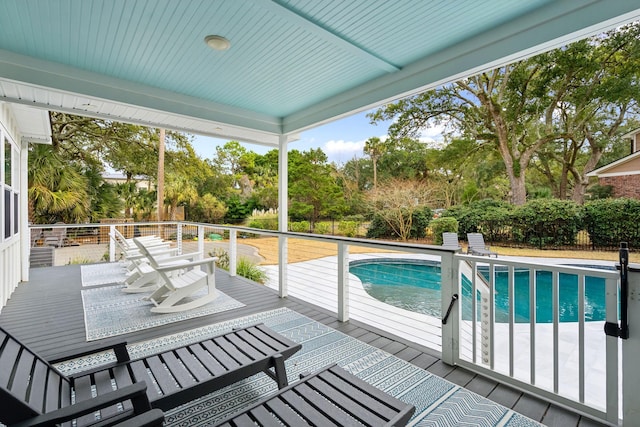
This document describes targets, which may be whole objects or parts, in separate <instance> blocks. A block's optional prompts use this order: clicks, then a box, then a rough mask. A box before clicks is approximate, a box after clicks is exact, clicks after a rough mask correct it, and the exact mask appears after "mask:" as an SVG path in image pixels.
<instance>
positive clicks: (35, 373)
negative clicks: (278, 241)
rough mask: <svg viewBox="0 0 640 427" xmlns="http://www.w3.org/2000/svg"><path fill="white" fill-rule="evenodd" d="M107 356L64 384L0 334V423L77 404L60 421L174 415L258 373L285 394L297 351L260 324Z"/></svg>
mask: <svg viewBox="0 0 640 427" xmlns="http://www.w3.org/2000/svg"><path fill="white" fill-rule="evenodd" d="M109 348H113V350H114V352H115V354H116V359H117V362H114V363H113V364H111V365H106V366H101V367H98V368H95V369H93V370H90V371H84V372H80V373H78V374H76V375H73V376H65V375H63V374H61V373H60V372H59V371H58V370H57V369H56V368H55V367H53V366H52V365H51V364H50V363H49V362H47V361H46V360H44V359H43V358H41V357H40V356H38V355H37V354H35V353H34V352H32V351H31V350H29V349H28V348H27V347H26V346H25V345H23V344H22V343H20V341H18V340H17V339H16V338H14V337H13V336H12V335H11V334H9V333H8V332H7V331H5V330H4V329H2V328H0V367H1V369H0V408H2V411H0V422H2V423H4V424H7V425H13V424H16V423H18V422H26V424H25V425H31V424H30V421H31V420H33V421H35V420H38V419H42V418H38V417H49V418H52V417H54V416H56V414H59V413H65V414H66V413H67V412H73V407H76V406H77V405H78V404H80V405H84V408H82V409H83V411H81V413H76V412H73V413H74V414H75V415H73V416H72V417H71V418H65V419H64V420H68V419H75V420H76V423H77V426H83V425H113V423H114V422H119V421H121V420H122V419H123V418H129V417H131V416H138V415H141V414H143V413H145V412H146V411H149V409H150V408H151V407H153V408H159V409H162V410H167V409H170V408H174V407H176V406H179V405H182V404H184V403H186V402H189V401H191V400H193V399H195V398H197V397H200V396H203V395H205V394H208V393H211V392H213V391H215V390H218V389H220V388H223V387H225V386H227V385H230V384H233V383H235V382H236V381H239V380H241V379H244V378H247V377H249V376H251V375H254V374H257V373H259V372H266V373H267V374H268V375H269V376H270V377H271V378H273V379H274V380H275V381H276V382H277V384H278V387H279V388H284V387H286V386H287V375H286V372H285V366H284V361H285V360H286V359H287V358H289V357H290V356H291V355H293V354H294V353H295V352H297V351H298V350H299V349H300V348H301V345H300V344H298V343H295V342H293V341H291V340H289V339H287V338H285V337H283V336H282V335H280V334H278V333H276V332H274V331H272V330H271V329H269V328H268V327H266V326H264V325H263V324H259V325H254V326H249V327H246V328H242V329H237V330H234V331H232V332H228V333H225V334H222V335H219V336H217V337H214V338H210V339H206V340H203V341H201V342H198V343H195V344H190V345H186V346H183V347H180V348H177V349H173V350H169V351H166V352H163V353H160V354H155V355H152V356H148V357H143V358H140V359H136V360H130V359H129V354H128V352H127V349H126V344H125V343H120V344H118V345H116V346H111V347H109ZM103 350H106V349H98V350H96V349H94V350H92V351H91V353H94V352H98V351H103ZM86 354H88V353H83V354H80V355H76V356H74V357H79V356H83V355H86ZM70 358H73V357H70ZM145 383H146V387H145ZM114 389H115V391H114ZM145 390H146V391H145ZM114 393H115V394H114ZM118 393H120V394H118ZM72 396H75V399H74V400H75V402H72ZM78 402H79V403H78ZM119 402H120V403H121V405H118V403H119ZM5 408H11V410H6V409H5ZM69 408H72V409H69ZM87 408H88V409H87ZM95 412H99V419H98V420H96V416H95V414H94V413H95ZM158 413H159V411H154V412H152V415H155V416H158ZM160 415H161V414H160ZM146 416H147V417H150V416H149V415H146ZM57 419H58V418H56V420H57ZM139 420H140V419H139ZM140 422H142V421H140ZM51 423H52V422H51V421H49V422H48V424H47V422H45V423H44V424H42V425H51ZM130 424H131V425H136V423H135V422H133V421H131V423H130ZM21 425H22V424H21ZM147 425H154V424H147Z"/></svg>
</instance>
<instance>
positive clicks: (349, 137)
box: [193, 112, 388, 164]
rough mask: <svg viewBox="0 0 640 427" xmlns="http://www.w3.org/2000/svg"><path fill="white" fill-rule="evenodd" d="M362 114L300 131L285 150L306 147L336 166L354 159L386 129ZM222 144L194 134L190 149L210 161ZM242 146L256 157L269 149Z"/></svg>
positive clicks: (257, 146) (385, 132)
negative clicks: (369, 142)
mask: <svg viewBox="0 0 640 427" xmlns="http://www.w3.org/2000/svg"><path fill="white" fill-rule="evenodd" d="M366 114H367V112H363V113H359V114H355V115H352V116H349V117H346V118H343V119H341V120H336V121H334V122H331V123H328V124H325V125H323V126H319V127H316V128H314V129H310V130H307V131H305V132H302V133H300V139H299V140H298V141H294V142H291V143H290V144H289V149H296V150H299V151H306V150H308V149H310V148H321V149H322V151H324V152H325V154H327V157H328V158H329V161H330V162H336V163H338V164H344V163H346V162H348V161H349V160H351V159H353V158H354V157H362V156H363V152H362V149H363V147H364V142H365V141H366V140H367V139H368V138H371V137H372V136H377V137H383V136H384V135H386V134H387V129H388V125H387V124H380V125H372V124H371V123H369V119H368V118H367V117H366ZM225 142H227V140H224V139H217V138H211V137H207V136H200V135H196V137H195V139H194V141H193V147H194V149H195V150H196V152H197V153H198V154H199V155H200V157H202V158H211V157H213V155H214V153H215V149H216V146H218V145H223V144H224V143H225ZM242 145H243V146H244V147H245V148H247V149H248V150H251V151H254V152H256V153H258V154H264V153H266V152H267V151H269V150H270V149H271V148H270V147H265V146H261V145H256V144H245V143H243V144H242Z"/></svg>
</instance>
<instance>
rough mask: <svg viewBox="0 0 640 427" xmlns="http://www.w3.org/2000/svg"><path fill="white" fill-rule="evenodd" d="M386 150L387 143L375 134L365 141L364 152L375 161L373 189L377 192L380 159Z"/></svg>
mask: <svg viewBox="0 0 640 427" xmlns="http://www.w3.org/2000/svg"><path fill="white" fill-rule="evenodd" d="M385 151H386V146H385V144H384V143H383V142H382V141H381V140H380V138H378V137H376V136H374V137H371V138H369V139H367V140H366V141H365V143H364V152H365V153H367V154H368V155H369V157H371V162H372V163H373V191H374V192H375V191H376V190H377V188H378V159H380V157H381V156H382V155H383V154H384V152H385Z"/></svg>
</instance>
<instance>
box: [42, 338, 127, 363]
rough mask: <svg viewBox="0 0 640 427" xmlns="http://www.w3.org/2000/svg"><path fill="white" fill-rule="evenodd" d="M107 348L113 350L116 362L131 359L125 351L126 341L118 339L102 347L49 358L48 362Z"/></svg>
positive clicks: (55, 361)
mask: <svg viewBox="0 0 640 427" xmlns="http://www.w3.org/2000/svg"><path fill="white" fill-rule="evenodd" d="M107 350H113V352H114V353H115V354H116V359H117V360H118V363H120V362H128V361H129V360H131V358H130V357H129V352H128V351H127V342H126V341H120V342H117V343H115V344H111V345H105V346H104V347H98V348H94V349H91V350H85V351H82V352H80V353H75V354H72V355H70V356H64V357H61V358H58V359H51V360H49V361H48V362H49V363H51V364H53V363H58V362H64V361H65V360H70V359H75V358H77V357H82V356H87V355H89V354H94V353H100V352H102V351H107Z"/></svg>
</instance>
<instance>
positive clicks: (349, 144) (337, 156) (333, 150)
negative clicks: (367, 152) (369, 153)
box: [322, 139, 364, 163]
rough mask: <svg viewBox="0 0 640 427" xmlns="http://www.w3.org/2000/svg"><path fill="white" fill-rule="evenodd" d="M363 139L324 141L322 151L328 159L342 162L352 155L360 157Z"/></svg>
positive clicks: (351, 157) (352, 156) (349, 158)
mask: <svg viewBox="0 0 640 427" xmlns="http://www.w3.org/2000/svg"><path fill="white" fill-rule="evenodd" d="M363 148H364V141H344V140H342V139H340V140H331V141H327V142H325V143H324V145H323V146H322V151H324V152H325V154H326V155H327V157H328V158H329V161H330V162H331V161H333V162H337V163H344V162H347V161H349V160H351V159H353V158H354V157H362V149H363Z"/></svg>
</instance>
